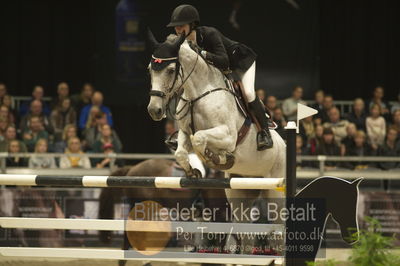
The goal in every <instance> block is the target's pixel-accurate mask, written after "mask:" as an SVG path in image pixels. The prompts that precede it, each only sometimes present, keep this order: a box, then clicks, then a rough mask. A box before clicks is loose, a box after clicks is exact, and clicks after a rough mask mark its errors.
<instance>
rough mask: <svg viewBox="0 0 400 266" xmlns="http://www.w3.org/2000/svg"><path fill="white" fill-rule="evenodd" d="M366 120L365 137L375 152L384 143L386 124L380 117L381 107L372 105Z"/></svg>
mask: <svg viewBox="0 0 400 266" xmlns="http://www.w3.org/2000/svg"><path fill="white" fill-rule="evenodd" d="M369 113H370V115H369V116H368V117H367V119H366V122H365V123H366V126H367V135H368V140H369V143H370V144H371V146H372V148H373V149H374V150H376V149H377V148H378V146H379V145H382V144H383V142H384V141H385V135H386V122H385V119H384V118H383V117H382V116H381V106H380V105H379V104H373V105H372V106H371V109H370V111H369Z"/></svg>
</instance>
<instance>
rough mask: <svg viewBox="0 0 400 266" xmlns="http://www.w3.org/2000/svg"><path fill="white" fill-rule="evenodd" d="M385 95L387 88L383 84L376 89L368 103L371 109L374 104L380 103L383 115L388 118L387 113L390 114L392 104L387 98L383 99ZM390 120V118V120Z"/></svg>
mask: <svg viewBox="0 0 400 266" xmlns="http://www.w3.org/2000/svg"><path fill="white" fill-rule="evenodd" d="M384 96H385V90H384V88H383V87H382V86H378V87H376V88H375V89H374V92H373V96H372V99H371V100H370V101H369V103H368V110H371V108H372V106H373V105H374V104H377V105H379V107H380V109H381V115H382V116H383V117H384V118H385V119H387V118H388V117H387V115H389V114H390V113H389V110H390V106H389V103H388V102H387V101H385V100H383V97H384ZM388 121H389V120H388Z"/></svg>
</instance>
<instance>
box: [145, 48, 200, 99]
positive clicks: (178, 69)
mask: <svg viewBox="0 0 400 266" xmlns="http://www.w3.org/2000/svg"><path fill="white" fill-rule="evenodd" d="M152 58H153V62H154V63H157V64H161V63H162V62H163V61H168V65H169V64H171V63H175V64H176V67H175V77H174V81H173V83H172V85H171V87H170V88H168V90H167V93H165V92H163V91H157V90H153V89H152V90H150V92H149V95H150V96H157V97H160V98H162V99H167V105H168V104H169V102H170V100H171V98H172V96H173V95H175V94H180V92H181V90H182V91H183V90H184V89H183V85H184V84H185V83H186V81H187V80H188V79H189V78H190V76H191V75H192V73H193V71H194V70H195V68H196V65H197V62H198V60H199V54H197V56H196V61H195V63H194V65H193V68H192V69H191V70H190V72H189V74H188V75H187V77H186V78H185V77H184V76H185V74H184V72H183V67H182V65H181V63H180V62H179V57H170V58H157V57H155V56H154V55H152ZM169 61H170V62H169ZM178 77H180V79H181V81H182V83H181V85H180V86H179V87H178V88H177V89H174V87H175V84H176V81H177V80H178Z"/></svg>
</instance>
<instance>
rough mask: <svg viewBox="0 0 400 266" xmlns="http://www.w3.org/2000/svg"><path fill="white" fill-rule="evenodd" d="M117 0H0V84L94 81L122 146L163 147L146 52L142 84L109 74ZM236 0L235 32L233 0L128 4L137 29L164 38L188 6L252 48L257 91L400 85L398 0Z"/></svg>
mask: <svg viewBox="0 0 400 266" xmlns="http://www.w3.org/2000/svg"><path fill="white" fill-rule="evenodd" d="M118 2H119V1H117V0H102V1H95V0H80V1H76V0H68V1H67V0H58V1H53V0H35V1H32V0H14V1H11V0H10V1H4V0H2V1H1V2H0V3H1V4H0V81H3V82H5V83H6V84H7V86H8V88H9V92H10V94H12V95H30V93H31V90H32V88H33V86H34V85H35V84H41V85H43V86H44V87H45V91H46V94H47V95H48V96H54V95H55V94H56V89H55V88H56V85H57V83H58V82H60V81H67V82H68V83H69V85H70V88H71V92H72V93H76V92H78V91H79V89H80V87H81V86H82V83H84V82H86V81H89V82H92V83H93V84H94V86H95V88H96V89H98V90H101V91H102V92H103V93H104V94H105V104H106V105H108V106H110V107H111V108H112V112H113V116H114V120H115V127H116V129H117V132H118V133H119V135H120V136H121V138H122V141H123V143H124V145H125V148H124V151H125V152H161V151H163V150H164V146H163V143H162V141H163V123H156V122H153V121H151V119H150V118H149V116H148V114H147V111H146V106H147V102H148V96H147V91H148V90H149V83H148V81H147V74H146V73H145V68H146V67H147V63H148V60H149V56H150V53H149V51H147V52H145V53H144V54H143V57H142V59H138V60H139V63H140V64H141V65H143V69H142V72H140V71H139V72H140V73H138V75H139V77H141V76H143V79H142V81H141V82H131V83H121V82H119V81H118V80H117V79H116V44H115V43H116V41H115V35H116V32H115V28H116V27H115V20H116V17H115V8H116V6H117V4H118ZM296 2H297V3H298V5H299V9H296V8H294V7H293V6H292V5H290V4H289V3H288V2H287V1H285V0H268V1H243V2H242V6H241V8H240V10H239V13H238V17H237V18H238V22H239V24H240V26H241V29H240V31H236V30H234V29H233V28H232V27H231V25H230V24H229V22H228V18H229V14H230V12H231V10H232V6H233V1H228V0H221V1H210V0H202V1H185V2H182V1H154V0H146V1H144V0H138V1H135V4H137V8H138V14H139V16H140V27H141V28H144V27H146V26H150V27H151V29H152V30H153V32H154V33H155V35H156V36H157V38H158V39H159V40H160V41H161V40H163V39H164V38H165V37H166V36H167V34H169V33H171V31H170V30H168V29H166V28H165V25H166V24H167V23H168V21H169V18H170V14H171V12H172V10H173V9H174V8H175V7H176V6H177V5H178V4H181V3H190V4H194V5H195V6H196V7H197V8H198V9H199V11H200V15H201V21H202V24H203V25H212V26H215V27H217V28H218V29H219V30H220V31H222V32H223V33H224V34H225V35H227V36H228V37H231V38H232V39H235V40H238V41H241V42H243V43H245V44H247V45H248V46H250V47H252V48H253V49H254V50H255V51H256V52H257V54H258V55H259V58H258V60H257V77H256V86H257V88H264V89H266V91H267V93H268V94H273V95H276V96H278V98H281V99H282V98H285V97H288V96H289V95H290V93H291V89H292V88H293V87H294V86H295V85H301V86H303V87H304V89H305V98H306V99H311V98H312V95H313V92H314V91H315V90H317V89H324V90H325V91H327V92H329V93H332V94H333V96H334V97H335V99H340V100H352V99H354V98H355V97H364V98H368V97H369V96H370V95H371V90H372V89H373V88H374V87H375V86H377V85H383V86H384V87H385V88H386V96H387V97H386V98H387V99H388V100H395V99H396V95H397V93H398V91H399V86H398V84H399V81H400V77H399V69H400V67H399V59H400V55H399V53H400V52H399V47H400V41H399V37H398V36H399V32H400V31H399V25H400V15H399V11H400V8H399V3H398V1H395V0H349V1H338V0H323V1H320V0H302V1H300V0H296Z"/></svg>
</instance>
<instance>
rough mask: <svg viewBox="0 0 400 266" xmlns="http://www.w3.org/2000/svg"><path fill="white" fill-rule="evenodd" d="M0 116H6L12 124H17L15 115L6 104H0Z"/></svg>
mask: <svg viewBox="0 0 400 266" xmlns="http://www.w3.org/2000/svg"><path fill="white" fill-rule="evenodd" d="M0 118H5V119H7V121H8V122H9V123H10V124H15V116H14V114H13V113H12V112H10V109H9V108H8V107H7V106H6V105H2V106H0Z"/></svg>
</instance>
